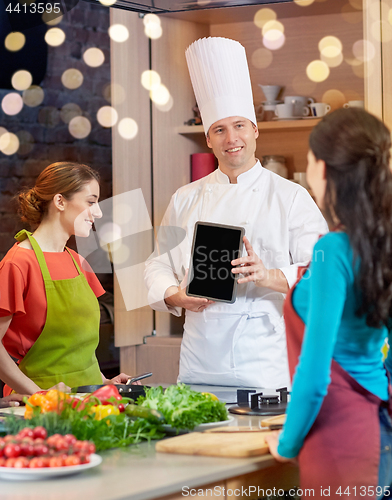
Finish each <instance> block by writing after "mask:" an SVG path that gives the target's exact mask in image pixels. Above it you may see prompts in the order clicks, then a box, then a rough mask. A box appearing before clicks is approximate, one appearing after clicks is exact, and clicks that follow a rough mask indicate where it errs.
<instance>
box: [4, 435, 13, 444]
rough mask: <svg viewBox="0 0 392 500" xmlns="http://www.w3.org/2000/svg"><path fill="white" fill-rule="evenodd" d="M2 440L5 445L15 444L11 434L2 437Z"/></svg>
mask: <svg viewBox="0 0 392 500" xmlns="http://www.w3.org/2000/svg"><path fill="white" fill-rule="evenodd" d="M3 440H4V442H5V443H14V442H15V436H12V435H11V434H8V435H7V436H4V437H3Z"/></svg>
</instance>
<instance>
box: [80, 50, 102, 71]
mask: <svg viewBox="0 0 392 500" xmlns="http://www.w3.org/2000/svg"><path fill="white" fill-rule="evenodd" d="M83 61H84V62H85V63H86V64H87V66H91V67H92V68H98V66H101V65H102V64H103V63H104V61H105V55H104V53H103V52H102V50H101V49H98V48H96V47H91V48H90V49H87V50H86V51H85V52H84V54H83Z"/></svg>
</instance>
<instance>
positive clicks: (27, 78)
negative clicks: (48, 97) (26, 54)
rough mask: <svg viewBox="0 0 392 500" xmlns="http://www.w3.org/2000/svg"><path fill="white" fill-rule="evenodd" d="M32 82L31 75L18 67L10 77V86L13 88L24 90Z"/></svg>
mask: <svg viewBox="0 0 392 500" xmlns="http://www.w3.org/2000/svg"><path fill="white" fill-rule="evenodd" d="M32 82H33V77H32V75H31V73H30V72H29V71H26V70H25V69H20V70H19V71H16V72H15V73H14V74H13V75H12V78H11V83H12V86H13V87H14V89H15V90H26V89H28V88H29V87H30V85H31V84H32Z"/></svg>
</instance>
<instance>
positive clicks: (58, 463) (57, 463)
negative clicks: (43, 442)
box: [49, 457, 64, 467]
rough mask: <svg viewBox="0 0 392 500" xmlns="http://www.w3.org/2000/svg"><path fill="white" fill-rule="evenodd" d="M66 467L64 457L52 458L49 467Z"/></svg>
mask: <svg viewBox="0 0 392 500" xmlns="http://www.w3.org/2000/svg"><path fill="white" fill-rule="evenodd" d="M63 465H64V459H63V458H62V457H50V459H49V467H62V466H63Z"/></svg>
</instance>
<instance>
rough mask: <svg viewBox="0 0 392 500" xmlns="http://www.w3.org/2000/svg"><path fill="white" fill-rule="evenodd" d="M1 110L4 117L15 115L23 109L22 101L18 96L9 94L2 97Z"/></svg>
mask: <svg viewBox="0 0 392 500" xmlns="http://www.w3.org/2000/svg"><path fill="white" fill-rule="evenodd" d="M1 108H2V110H3V111H4V113H5V114H6V115H11V116H14V115H17V114H18V113H19V112H20V111H21V110H22V108H23V99H22V96H21V95H20V94H17V93H16V92H11V93H9V94H7V95H5V96H4V97H3V100H2V101H1Z"/></svg>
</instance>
